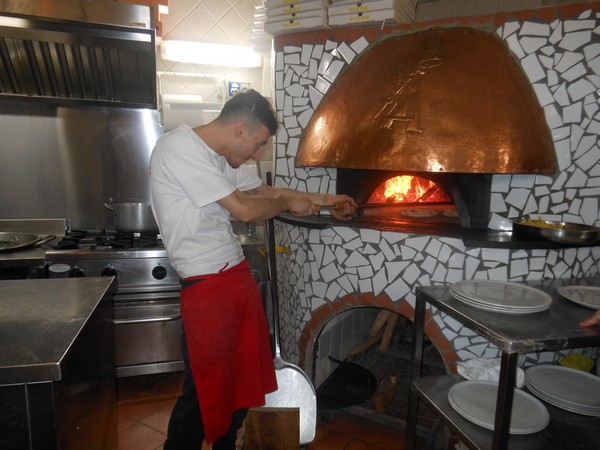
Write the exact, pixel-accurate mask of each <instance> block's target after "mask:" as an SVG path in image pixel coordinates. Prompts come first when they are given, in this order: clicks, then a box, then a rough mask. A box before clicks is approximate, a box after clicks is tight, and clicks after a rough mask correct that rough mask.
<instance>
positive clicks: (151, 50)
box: [0, 0, 157, 108]
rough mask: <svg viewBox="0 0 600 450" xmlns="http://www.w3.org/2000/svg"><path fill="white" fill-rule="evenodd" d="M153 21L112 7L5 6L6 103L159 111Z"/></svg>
mask: <svg viewBox="0 0 600 450" xmlns="http://www.w3.org/2000/svg"><path fill="white" fill-rule="evenodd" d="M153 17H154V16H153V14H152V10H151V9H150V8H149V7H147V6H139V5H131V4H124V3H118V2H116V1H113V0H52V1H49V0H0V99H2V98H4V99H25V100H32V101H40V100H43V101H49V102H53V103H58V104H61V103H63V104H64V103H69V104H72V103H79V104H94V105H104V106H122V107H131V108H156V105H157V100H156V99H157V94H156V37H155V25H154V20H153Z"/></svg>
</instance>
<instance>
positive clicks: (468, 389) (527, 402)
mask: <svg viewBox="0 0 600 450" xmlns="http://www.w3.org/2000/svg"><path fill="white" fill-rule="evenodd" d="M497 396H498V383H494V382H493V381H479V380H469V381H461V382H460V383H457V384H455V385H454V386H452V387H451V388H450V390H449V391H448V402H449V403H450V405H451V406H452V408H454V410H455V411H456V412H457V413H458V414H460V415H461V416H463V417H464V418H465V419H467V420H469V421H470V422H473V423H474V424H476V425H479V426H482V427H484V428H487V429H488V430H493V429H494V418H495V414H496V398H497ZM549 422H550V414H548V410H547V409H546V407H545V406H544V405H543V404H542V402H540V401H539V400H538V399H536V398H535V397H534V396H532V395H530V394H528V393H526V392H523V391H521V390H519V389H515V393H514V396H513V407H512V413H511V420H510V433H511V434H531V433H537V432H538V431H540V430H543V429H544V428H546V426H547V425H548V423H549Z"/></svg>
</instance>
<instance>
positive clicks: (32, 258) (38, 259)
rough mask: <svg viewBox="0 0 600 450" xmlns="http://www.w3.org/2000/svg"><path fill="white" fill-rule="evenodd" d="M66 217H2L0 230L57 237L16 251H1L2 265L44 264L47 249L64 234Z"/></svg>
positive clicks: (0, 266) (0, 264) (25, 265)
mask: <svg viewBox="0 0 600 450" xmlns="http://www.w3.org/2000/svg"><path fill="white" fill-rule="evenodd" d="M65 229H66V219H2V220H0V231H6V232H20V233H32V234H37V235H39V236H40V237H46V236H49V235H54V236H56V238H54V239H52V240H50V241H47V242H43V243H41V244H37V245H33V246H31V247H28V248H23V249H19V250H14V251H3V252H0V269H1V268H2V267H32V268H34V267H37V266H43V265H44V258H45V255H46V250H50V249H51V248H53V247H54V246H55V245H56V244H58V242H59V241H60V239H61V238H62V237H63V236H64V234H65Z"/></svg>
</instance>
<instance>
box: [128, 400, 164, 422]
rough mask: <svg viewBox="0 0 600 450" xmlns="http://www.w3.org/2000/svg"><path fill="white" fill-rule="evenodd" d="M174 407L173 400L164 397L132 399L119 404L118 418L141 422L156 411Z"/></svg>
mask: <svg viewBox="0 0 600 450" xmlns="http://www.w3.org/2000/svg"><path fill="white" fill-rule="evenodd" d="M172 405H173V399H172V398H168V397H164V396H162V395H161V396H160V397H158V398H151V397H146V398H130V399H127V400H124V401H122V402H119V404H118V409H117V414H118V416H121V415H123V416H126V417H129V418H131V419H133V420H135V421H136V422H139V421H141V420H144V419H145V418H147V417H148V416H150V415H152V414H154V413H155V412H156V411H158V410H160V409H163V408H167V407H169V406H172Z"/></svg>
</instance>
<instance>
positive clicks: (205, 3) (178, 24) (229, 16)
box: [157, 0, 270, 131]
mask: <svg viewBox="0 0 600 450" xmlns="http://www.w3.org/2000/svg"><path fill="white" fill-rule="evenodd" d="M261 4H262V0H170V1H169V14H166V15H161V21H162V23H163V36H162V39H165V40H167V39H170V40H185V41H195V42H209V43H215V44H234V45H246V46H249V45H250V38H251V36H252V23H253V20H254V9H255V6H260V5H261ZM263 62H264V63H265V64H266V65H267V67H268V66H269V64H270V62H269V60H268V59H263ZM157 70H158V71H159V73H161V72H163V73H164V72H167V73H169V74H168V75H163V76H161V79H162V92H163V93H165V94H167V95H176V96H182V95H185V96H188V95H191V96H200V97H201V98H202V101H203V102H209V103H222V102H223V101H225V100H226V96H227V89H226V84H225V85H224V84H223V83H224V82H225V83H226V82H227V81H237V82H241V83H244V84H246V85H247V86H248V87H251V88H253V89H256V90H257V91H259V92H261V93H262V91H263V89H262V82H263V69H262V68H260V67H259V68H252V69H240V68H233V67H218V66H209V65H200V64H186V63H176V62H173V61H166V60H163V59H161V57H160V54H159V55H158V56H157ZM171 73H176V74H179V73H185V74H197V75H198V76H197V77H193V76H178V75H171ZM207 75H208V76H210V77H206V76H207ZM213 75H217V76H218V77H217V78H213V77H212V76H213ZM187 110H188V113H187V120H186V119H185V115H186V112H185V111H184V112H183V113H181V114H179V115H178V116H181V117H183V118H184V119H183V120H182V121H186V122H193V121H194V119H195V117H194V115H196V114H198V118H197V121H196V122H195V123H193V124H192V123H189V124H190V125H197V124H200V123H205V122H208V121H210V120H211V119H212V118H213V117H214V116H215V114H214V113H213V114H210V113H204V114H202V113H199V112H197V110H194V108H192V107H190V106H188V107H187ZM166 131H168V129H167V130H166Z"/></svg>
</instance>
